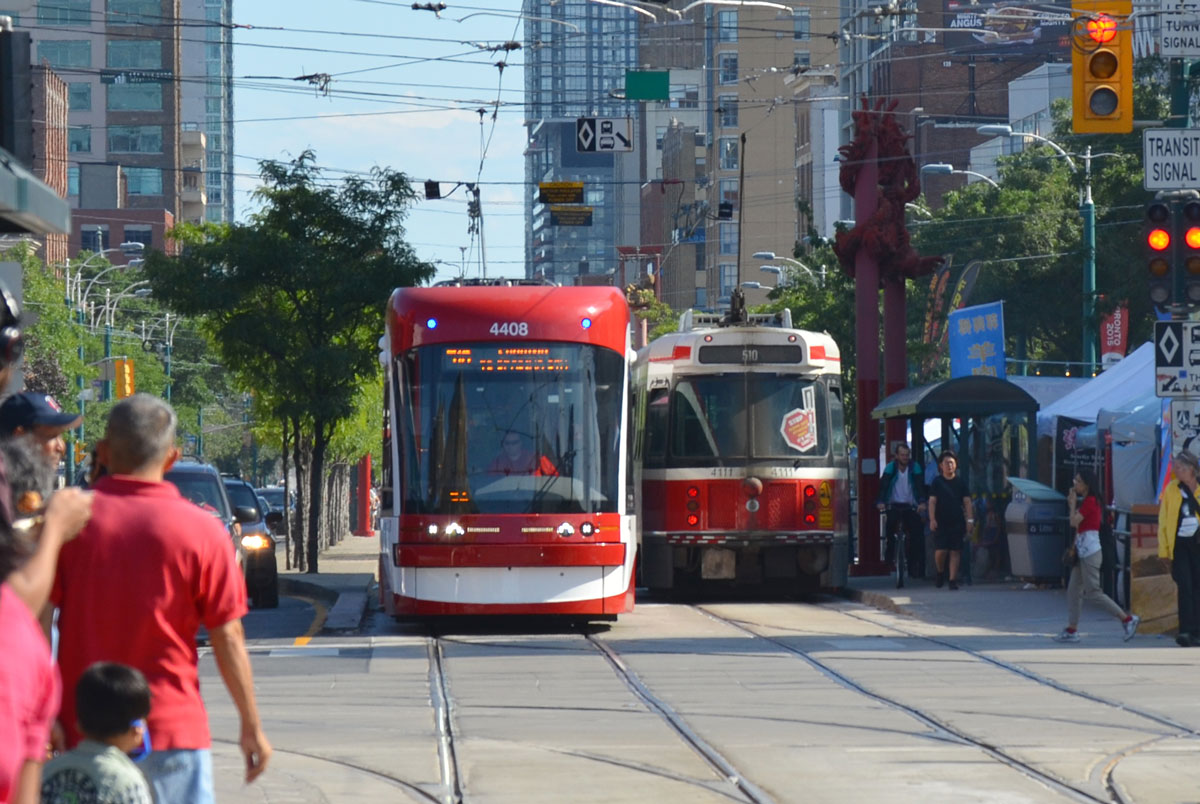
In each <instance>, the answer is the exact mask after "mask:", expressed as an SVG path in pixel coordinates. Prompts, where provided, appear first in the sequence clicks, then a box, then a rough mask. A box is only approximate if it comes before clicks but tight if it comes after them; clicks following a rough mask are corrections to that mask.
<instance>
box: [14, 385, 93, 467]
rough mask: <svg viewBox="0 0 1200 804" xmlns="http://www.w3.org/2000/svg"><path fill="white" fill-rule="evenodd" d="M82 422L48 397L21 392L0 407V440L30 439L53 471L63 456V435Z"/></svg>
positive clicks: (65, 447)
mask: <svg viewBox="0 0 1200 804" xmlns="http://www.w3.org/2000/svg"><path fill="white" fill-rule="evenodd" d="M82 418H83V417H82V416H80V415H79V414H78V413H66V412H64V411H63V409H62V407H61V406H60V405H59V404H58V403H57V402H55V401H54V397H52V396H50V395H49V394H39V393H35V392H33V391H21V392H20V393H16V394H13V395H12V396H10V397H8V398H7V399H5V400H4V402H2V403H0V438H13V437H15V436H21V435H29V436H31V437H32V439H33V440H34V441H35V442H36V443H37V445H38V446H39V447H40V448H41V450H42V452H43V454H44V455H45V456H46V461H47V463H50V464H51V465H53V466H55V467H57V466H58V462H59V461H61V460H62V459H63V456H64V455H66V454H67V442H66V441H64V440H63V433H65V432H66V431H67V430H70V429H71V428H72V427H77V426H78V425H79V422H80V420H81V419H82Z"/></svg>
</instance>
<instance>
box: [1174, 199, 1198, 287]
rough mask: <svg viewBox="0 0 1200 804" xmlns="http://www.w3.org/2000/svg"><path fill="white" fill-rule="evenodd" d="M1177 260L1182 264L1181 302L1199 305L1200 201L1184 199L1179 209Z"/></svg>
mask: <svg viewBox="0 0 1200 804" xmlns="http://www.w3.org/2000/svg"><path fill="white" fill-rule="evenodd" d="M1179 231H1180V232H1181V233H1182V235H1181V236H1180V238H1179V239H1180V245H1179V252H1180V253H1179V262H1180V263H1182V266H1183V271H1184V273H1183V302H1184V303H1186V304H1187V305H1188V306H1189V307H1191V306H1196V305H1200V201H1185V202H1184V203H1183V205H1182V206H1181V207H1180V210H1179Z"/></svg>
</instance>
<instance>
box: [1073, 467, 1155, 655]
mask: <svg viewBox="0 0 1200 804" xmlns="http://www.w3.org/2000/svg"><path fill="white" fill-rule="evenodd" d="M1067 507H1068V508H1069V509H1070V517H1069V518H1070V520H1071V526H1072V527H1074V528H1075V542H1074V544H1073V546H1072V547H1073V549H1074V551H1075V556H1076V559H1075V564H1074V566H1073V567H1071V580H1070V583H1069V584H1068V585H1067V627H1066V628H1064V629H1063V630H1062V631H1060V632H1059V633H1058V634H1057V635H1056V636H1055V637H1054V639H1055V640H1056V641H1058V642H1078V641H1079V632H1078V631H1077V630H1076V627H1077V626H1078V625H1079V615H1080V614H1081V613H1082V611H1083V599H1084V598H1085V597H1090V598H1091V599H1092V600H1095V601H1096V602H1097V603H1098V604H1099V605H1100V607H1101V608H1102V609H1104V610H1105V611H1107V612H1108V613H1109V614H1111V615H1112V616H1114V617H1116V618H1117V619H1118V620H1120V621H1121V623H1122V624H1123V625H1124V630H1125V640H1126V641H1128V640H1130V639H1133V635H1134V634H1136V633H1137V627H1138V623H1140V622H1141V621H1142V618H1141V617H1139V616H1137V615H1136V614H1129V613H1127V612H1125V611H1123V610H1122V609H1121V607H1120V606H1118V605H1117V604H1116V603H1114V602H1113V600H1112V598H1110V597H1109V596H1108V595H1106V594H1104V592H1103V591H1101V589H1100V561H1101V551H1100V517H1101V516H1103V510H1102V509H1101V507H1100V500H1099V498H1097V497H1096V476H1095V475H1094V474H1092V472H1091V471H1090V470H1087V469H1080V470H1079V472H1078V473H1076V475H1075V480H1074V482H1073V483H1072V485H1071V491H1070V492H1069V493H1068V494H1067Z"/></svg>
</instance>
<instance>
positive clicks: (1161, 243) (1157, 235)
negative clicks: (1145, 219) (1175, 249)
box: [1146, 229, 1171, 251]
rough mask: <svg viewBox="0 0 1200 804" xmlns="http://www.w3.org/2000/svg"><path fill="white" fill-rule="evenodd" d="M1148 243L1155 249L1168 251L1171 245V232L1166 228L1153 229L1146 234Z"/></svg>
mask: <svg viewBox="0 0 1200 804" xmlns="http://www.w3.org/2000/svg"><path fill="white" fill-rule="evenodd" d="M1146 245H1148V246H1149V247H1150V248H1151V249H1153V250H1154V251H1166V250H1167V249H1168V248H1170V246H1171V233H1170V232H1168V231H1167V230H1166V229H1151V230H1150V233H1149V234H1147V235H1146Z"/></svg>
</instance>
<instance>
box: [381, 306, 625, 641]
mask: <svg viewBox="0 0 1200 804" xmlns="http://www.w3.org/2000/svg"><path fill="white" fill-rule="evenodd" d="M630 332H631V330H630V313H629V307H628V305H627V304H626V302H625V297H624V296H623V295H622V294H621V293H620V292H619V291H618V290H617V289H616V288H612V287H556V286H553V285H533V284H518V283H515V282H503V283H502V284H490V285H482V286H480V285H476V286H457V285H452V286H445V285H442V286H437V287H431V288H401V289H399V290H397V291H395V292H394V293H393V294H392V298H391V300H390V301H389V303H388V311H387V334H386V336H385V338H384V340H383V341H382V342H381V343H382V345H383V347H384V361H385V363H386V366H387V385H386V391H385V401H384V410H385V422H384V483H383V486H384V493H383V503H382V514H381V523H380V524H381V538H380V550H381V554H380V567H379V570H380V571H379V578H380V594H381V596H382V599H383V605H384V607H385V609H386V610H387V611H388V612H389V613H390V614H393V615H395V616H405V615H442V614H566V615H574V616H581V617H586V618H589V619H615V617H616V615H617V614H619V613H621V612H627V611H630V610H631V609H632V608H633V594H634V587H633V575H634V573H633V567H634V559H635V553H636V549H637V544H636V536H635V532H634V518H633V516H632V510H631V507H632V505H631V503H630V499H631V496H632V495H630V493H629V489H628V483H629V479H628V475H629V472H628V471H627V470H628V467H627V460H628V449H627V447H626V437H627V420H628V415H629V412H628V405H627V400H628V398H629V387H628V382H629V380H628V378H629V370H628V368H629V360H628V358H629V355H631V354H632V351H631V348H630Z"/></svg>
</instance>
